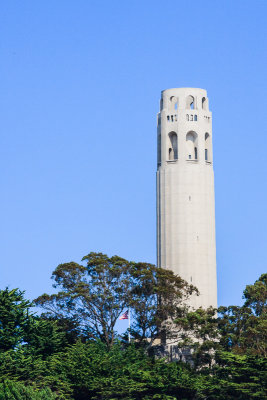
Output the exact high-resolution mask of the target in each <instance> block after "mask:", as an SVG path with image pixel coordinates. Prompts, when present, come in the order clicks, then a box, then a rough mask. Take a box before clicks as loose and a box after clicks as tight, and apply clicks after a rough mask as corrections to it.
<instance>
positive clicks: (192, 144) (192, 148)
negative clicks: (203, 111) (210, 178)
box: [186, 131, 198, 160]
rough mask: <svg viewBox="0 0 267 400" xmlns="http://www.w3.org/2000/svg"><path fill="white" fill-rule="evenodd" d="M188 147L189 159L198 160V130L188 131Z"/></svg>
mask: <svg viewBox="0 0 267 400" xmlns="http://www.w3.org/2000/svg"><path fill="white" fill-rule="evenodd" d="M186 148H187V156H188V160H197V158H198V150H197V148H198V140H197V134H196V132H192V131H190V132H188V133H187V135H186Z"/></svg>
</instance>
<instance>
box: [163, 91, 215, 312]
mask: <svg viewBox="0 0 267 400" xmlns="http://www.w3.org/2000/svg"><path fill="white" fill-rule="evenodd" d="M160 104H161V107H160V112H159V114H158V168H157V263H158V266H160V267H162V268H168V269H171V270H172V271H173V272H174V273H175V274H177V275H180V276H181V277H182V278H183V279H185V280H186V281H187V282H188V283H192V284H193V285H195V286H196V287H197V288H198V290H199V292H200V296H198V297H197V296H193V297H192V299H190V305H191V306H192V307H193V308H198V307H203V308H207V307H209V306H213V307H217V278H216V244H215V202H214V175H213V157H212V118H211V112H210V111H209V107H208V98H207V93H206V91H205V90H203V89H194V88H179V89H168V90H164V91H163V92H162V97H161V102H160Z"/></svg>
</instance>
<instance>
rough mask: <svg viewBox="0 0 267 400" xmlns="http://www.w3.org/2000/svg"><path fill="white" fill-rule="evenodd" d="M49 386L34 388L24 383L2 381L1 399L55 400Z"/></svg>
mask: <svg viewBox="0 0 267 400" xmlns="http://www.w3.org/2000/svg"><path fill="white" fill-rule="evenodd" d="M55 399H56V395H55V394H53V393H52V392H51V390H50V389H49V388H45V389H41V390H38V389H34V388H32V387H28V386H25V385H23V384H22V383H18V382H12V381H4V382H3V383H0V400H55Z"/></svg>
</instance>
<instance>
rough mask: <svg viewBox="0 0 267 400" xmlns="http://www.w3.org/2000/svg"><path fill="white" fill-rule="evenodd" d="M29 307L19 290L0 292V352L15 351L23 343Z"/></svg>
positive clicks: (27, 323) (29, 304)
mask: <svg viewBox="0 0 267 400" xmlns="http://www.w3.org/2000/svg"><path fill="white" fill-rule="evenodd" d="M30 306H31V303H30V302H29V301H28V300H25V299H24V292H21V291H20V290H19V289H13V290H9V289H7V288H6V289H5V290H0V351H7V350H10V349H15V348H16V347H17V346H18V345H19V344H20V343H22V342H23V340H24V337H25V332H26V331H27V329H28V325H29V308H30Z"/></svg>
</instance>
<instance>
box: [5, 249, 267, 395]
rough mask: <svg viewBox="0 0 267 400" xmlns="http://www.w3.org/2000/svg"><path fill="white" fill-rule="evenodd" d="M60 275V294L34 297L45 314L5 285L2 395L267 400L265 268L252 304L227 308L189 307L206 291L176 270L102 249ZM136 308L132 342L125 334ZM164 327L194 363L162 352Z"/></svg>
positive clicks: (249, 298)
mask: <svg viewBox="0 0 267 400" xmlns="http://www.w3.org/2000/svg"><path fill="white" fill-rule="evenodd" d="M52 279H53V282H54V283H53V285H54V289H55V291H56V293H55V294H53V295H47V294H43V295H41V296H39V297H38V298H37V299H36V300H35V302H34V304H35V307H36V306H38V307H41V309H42V310H43V311H44V313H43V314H42V315H39V313H38V312H36V311H37V308H35V309H34V304H33V303H31V302H30V301H28V300H26V299H25V297H24V292H22V291H20V290H19V289H8V288H6V289H3V290H0V400H1V399H3V400H4V399H5V400H6V399H9V400H28V399H31V400H88V399H96V400H98V399H99V400H115V399H125V400H139V399H145V400H150V399H165V400H176V399H177V400H178V399H179V400H191V399H192V400H225V399H227V400H251V399H255V400H264V399H267V392H266V386H267V385H266V382H267V372H266V371H267V368H266V366H267V362H266V342H267V335H266V332H267V322H266V320H267V318H266V299H267V275H266V274H263V275H262V276H261V277H260V278H259V279H258V280H257V281H256V282H255V283H254V284H253V285H248V286H246V288H245V290H244V305H243V306H241V307H238V306H230V307H220V308H219V309H218V310H215V309H212V308H210V309H207V310H204V309H201V308H200V309H198V310H192V309H189V308H188V306H187V304H188V302H187V300H188V299H189V298H190V296H191V295H194V296H195V295H197V294H198V291H197V289H196V288H195V287H193V286H192V285H189V284H187V283H186V282H185V281H184V280H182V279H181V278H180V277H178V276H175V275H174V274H173V273H172V272H171V271H169V270H164V269H160V268H156V267H155V266H154V265H151V264H148V263H135V262H131V261H127V260H125V259H123V258H120V257H118V256H114V257H108V256H107V255H105V254H102V253H89V254H88V255H87V256H85V257H84V258H83V260H82V264H78V263H75V262H70V263H65V264H60V265H59V266H58V267H57V268H56V269H55V271H54V272H53V274H52ZM127 308H130V309H131V317H132V327H131V337H132V342H131V343H130V344H128V343H127V340H125V338H124V334H119V333H118V332H116V327H117V325H116V324H117V322H118V318H119V316H120V315H121V313H122V312H124V311H125V309H127ZM162 330H164V333H165V334H166V335H167V334H170V333H171V331H173V330H174V331H175V332H176V336H175V335H174V336H173V338H172V339H173V345H175V346H176V347H177V348H178V349H189V348H190V349H191V356H192V362H191V363H190V364H188V363H184V362H181V361H177V360H176V361H175V362H170V360H168V359H166V358H157V357H155V353H154V352H153V351H151V350H153V348H154V347H153V341H154V340H155V339H156V338H158V337H159V334H161V333H162ZM126 333H127V332H125V336H126ZM169 337H171V336H169Z"/></svg>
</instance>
